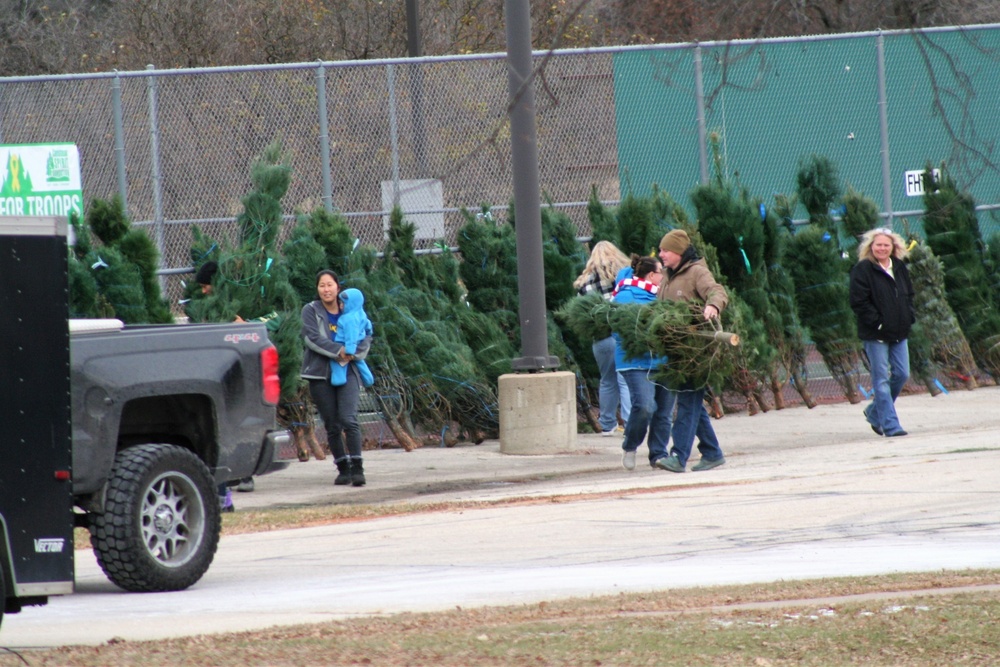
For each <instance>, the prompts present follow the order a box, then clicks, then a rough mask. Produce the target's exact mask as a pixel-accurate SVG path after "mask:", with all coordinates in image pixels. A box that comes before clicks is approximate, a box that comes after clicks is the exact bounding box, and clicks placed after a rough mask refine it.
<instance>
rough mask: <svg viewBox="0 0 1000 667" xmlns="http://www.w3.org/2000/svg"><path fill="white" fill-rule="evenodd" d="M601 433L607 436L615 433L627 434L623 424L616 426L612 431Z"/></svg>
mask: <svg viewBox="0 0 1000 667" xmlns="http://www.w3.org/2000/svg"><path fill="white" fill-rule="evenodd" d="M601 435H602V436H604V437H605V438H610V437H611V436H613V435H619V436H621V435H625V429H623V428H622V427H621V426H616V427H614V428H613V429H611V430H610V431H601Z"/></svg>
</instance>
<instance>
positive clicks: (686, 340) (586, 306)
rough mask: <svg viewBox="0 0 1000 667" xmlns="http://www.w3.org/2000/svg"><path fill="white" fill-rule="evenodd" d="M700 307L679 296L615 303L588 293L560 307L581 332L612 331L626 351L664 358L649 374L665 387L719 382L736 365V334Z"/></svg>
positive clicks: (571, 325) (719, 384) (701, 305)
mask: <svg viewBox="0 0 1000 667" xmlns="http://www.w3.org/2000/svg"><path fill="white" fill-rule="evenodd" d="M703 308H704V306H703V304H700V303H697V302H683V301H661V300H657V301H652V302H650V303H645V304H631V303H629V304H619V303H613V302H610V301H605V300H604V299H602V298H600V297H599V296H595V295H588V296H579V297H575V298H574V299H572V300H571V301H569V302H568V303H567V304H566V305H565V306H564V307H563V308H562V311H561V312H562V316H563V319H564V320H565V321H566V323H567V326H569V327H571V328H573V329H574V330H576V332H577V334H578V335H579V336H581V337H584V338H585V337H589V336H594V335H600V334H601V333H604V332H605V331H613V332H614V333H616V334H618V336H619V339H620V343H621V345H622V349H623V350H624V352H625V354H626V355H627V356H630V357H641V356H642V355H644V354H646V353H647V352H652V353H653V354H654V355H656V356H666V357H668V358H669V362H668V363H666V364H663V365H661V366H658V367H657V368H656V369H655V370H654V372H653V377H654V379H656V380H658V381H660V382H662V383H664V385H665V386H668V387H675V388H676V387H681V386H683V385H685V384H688V383H690V384H693V385H694V386H698V387H703V386H706V385H714V386H720V387H721V386H722V385H723V383H724V382H725V381H726V378H727V377H729V376H730V375H732V374H733V372H734V371H735V369H736V360H735V358H734V356H733V354H734V351H735V349H736V347H737V344H738V342H739V337H738V336H737V335H736V334H734V333H731V332H729V331H722V330H719V329H717V328H716V326H717V325H716V324H715V323H713V322H712V321H706V320H705V318H704V317H703V316H702V310H703ZM726 311H727V312H728V311H729V309H728V308H727V309H726ZM732 322H733V320H730V324H731V323H732ZM723 326H724V327H725V325H723Z"/></svg>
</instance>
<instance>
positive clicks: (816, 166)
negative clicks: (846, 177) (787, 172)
mask: <svg viewBox="0 0 1000 667" xmlns="http://www.w3.org/2000/svg"><path fill="white" fill-rule="evenodd" d="M795 191H796V193H797V194H798V199H799V202H800V203H801V204H802V206H804V207H805V209H806V212H807V213H808V214H809V223H810V224H813V225H817V226H819V227H822V228H823V230H824V231H825V232H827V233H828V234H830V236H831V237H832V238H833V240H834V242H835V245H836V246H837V247H838V248H839V247H840V232H839V231H838V229H837V222H836V220H834V218H833V216H832V215H831V214H830V212H831V209H832V207H833V205H834V203H835V202H836V201H837V200H838V199H840V195H841V193H842V192H843V190H842V188H841V187H840V175H839V172H838V169H837V165H836V164H835V163H834V162H833V160H831V159H830V158H828V157H826V156H825V155H816V154H815V153H813V154H812V155H810V156H808V157H802V158H801V159H800V160H799V164H798V169H797V171H796V173H795Z"/></svg>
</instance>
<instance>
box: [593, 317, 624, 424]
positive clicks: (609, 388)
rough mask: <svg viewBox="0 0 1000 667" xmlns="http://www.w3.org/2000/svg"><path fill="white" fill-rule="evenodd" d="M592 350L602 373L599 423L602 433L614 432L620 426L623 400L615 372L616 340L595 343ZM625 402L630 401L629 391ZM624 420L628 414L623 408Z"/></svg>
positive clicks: (610, 339) (599, 396)
mask: <svg viewBox="0 0 1000 667" xmlns="http://www.w3.org/2000/svg"><path fill="white" fill-rule="evenodd" d="M591 349H592V350H593V351H594V359H596V360H597V368H598V369H600V371H601V384H600V385H599V388H598V404H599V405H600V409H601V413H600V416H599V417H598V418H597V422H598V423H599V424H600V425H601V430H602V431H613V430H614V428H615V427H616V426H618V403H619V402H620V401H621V399H622V395H621V389H620V387H619V383H618V373H617V372H616V371H615V339H614V338H613V337H611V336H608V337H607V338H604V339H602V340H598V341H594V344H593V346H592V347H591ZM624 398H625V400H628V389H626V390H625V396H624ZM622 419H624V420H626V421H628V413H627V411H626V410H625V409H624V407H623V408H622Z"/></svg>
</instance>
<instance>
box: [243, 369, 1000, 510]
mask: <svg viewBox="0 0 1000 667" xmlns="http://www.w3.org/2000/svg"><path fill="white" fill-rule="evenodd" d="M863 406H864V404H859V405H851V404H849V403H837V404H832V405H820V406H817V407H816V408H813V409H811V410H810V409H807V408H805V407H795V408H788V409H785V410H771V411H770V412H767V413H761V414H757V415H754V416H752V417H751V416H748V415H746V414H735V415H728V416H726V417H724V418H722V419H718V420H714V422H713V424H714V426H715V429H716V432H717V434H718V436H719V440H720V442H721V443H722V448H723V450H724V451H725V453H726V460H727V464H726V465H725V466H723V467H722V468H718V469H716V470H710V471H705V472H697V473H696V472H691V470H690V468H691V466H692V465H693V464H694V463H696V462H697V460H698V452H697V450H695V451H693V452H692V456H691V460H690V461H689V462H688V472H686V473H683V474H675V473H669V472H665V471H662V470H657V469H653V468H651V467H650V466H649V465H648V461H647V455H648V450H647V449H646V447H645V445H643V446H642V447H640V449H639V451H638V454H637V458H636V462H637V466H636V470H634V471H632V472H628V471H626V470H624V469H623V468H622V467H621V442H622V438H621V437H604V436H601V435H599V434H583V435H579V436H578V437H577V439H576V442H575V443H573V445H572V449H571V450H570V451H567V452H565V453H560V454H543V455H537V456H511V455H505V454H501V453H500V444H499V442H498V441H496V440H487V441H485V442H483V443H482V444H479V445H473V444H471V443H468V444H467V443H462V444H459V445H457V446H455V447H451V448H445V447H438V446H424V447H421V448H418V449H415V450H413V451H411V452H406V451H403V450H402V449H376V450H370V451H366V452H365V473H366V477H367V479H368V483H367V485H366V486H364V487H360V488H354V487H343V486H339V487H335V486H333V479H334V477H335V476H336V470H335V468H334V465H333V462H332V459H329V458H328V459H327V460H325V461H316V460H310V461H308V462H305V463H301V462H294V463H292V465H291V466H290V467H289V468H288V469H287V470H283V471H280V472H278V473H275V474H272V475H266V476H263V477H258V478H256V480H255V482H256V483H255V486H256V489H255V491H254V492H252V493H235V492H234V494H233V498H234V502H235V504H236V507H237V511H239V510H243V509H258V508H263V507H296V506H309V505H327V504H369V503H394V502H396V503H432V502H442V501H449V500H463V501H471V500H493V499H502V498H513V497H538V496H550V495H569V494H579V493H604V492H611V491H616V490H629V489H644V488H645V489H652V488H661V487H683V486H687V485H701V484H733V483H744V482H749V481H754V480H762V479H767V478H768V477H770V476H773V475H782V476H783V475H796V476H797V475H802V474H817V473H819V474H821V473H822V471H823V470H828V471H829V472H831V473H834V472H837V471H842V470H849V469H851V468H852V467H855V466H862V467H868V466H871V465H872V462H873V461H879V460H885V459H891V458H892V457H894V456H898V455H900V454H903V453H909V454H913V453H914V452H917V451H926V452H928V453H930V452H944V451H948V450H951V449H955V448H959V447H970V446H975V447H987V448H997V452H998V454H1000V388H998V387H981V388H979V389H977V390H975V391H971V392H969V391H961V392H953V393H950V394H941V395H939V396H937V397H932V396H930V395H929V394H917V395H911V396H903V397H901V398H900V399H899V401H898V406H897V407H898V412H899V415H900V420H901V423H902V424H903V425H904V427H905V428H906V429H907V430H908V431H909V433H910V435H909V436H906V437H902V438H882V437H879V436H877V435H875V433H873V432H872V431H871V429H870V428H869V426H868V424H867V422H866V421H865V420H864V418H863V417H862V415H861V411H862V408H863ZM831 445H835V446H834V447H830V446H831ZM839 452H843V454H842V455H841V454H839ZM847 452H850V454H848V453H847ZM998 463H1000V460H998Z"/></svg>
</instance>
